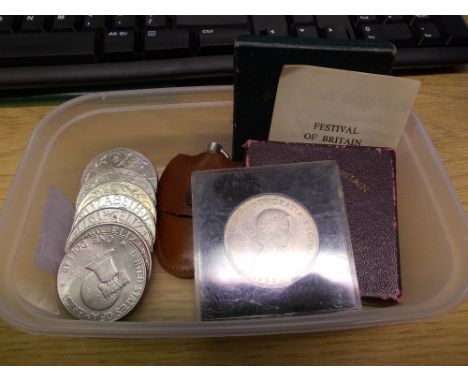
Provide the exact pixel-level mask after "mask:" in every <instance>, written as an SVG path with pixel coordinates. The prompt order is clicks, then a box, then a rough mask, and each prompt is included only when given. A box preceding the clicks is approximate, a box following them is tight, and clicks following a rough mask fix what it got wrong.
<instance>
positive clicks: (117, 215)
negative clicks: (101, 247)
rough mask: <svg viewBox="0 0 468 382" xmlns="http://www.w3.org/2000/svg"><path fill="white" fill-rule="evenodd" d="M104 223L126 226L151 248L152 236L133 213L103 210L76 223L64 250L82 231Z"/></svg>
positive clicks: (123, 210) (121, 210) (112, 209)
mask: <svg viewBox="0 0 468 382" xmlns="http://www.w3.org/2000/svg"><path fill="white" fill-rule="evenodd" d="M105 223H110V224H112V223H118V224H122V225H125V226H127V227H128V228H130V229H132V230H134V231H135V232H137V233H138V235H140V236H141V237H142V238H143V240H144V241H145V243H146V245H147V246H148V247H149V248H151V247H152V246H153V244H154V236H153V235H152V234H151V232H150V231H149V230H148V228H147V227H146V225H145V223H144V222H143V221H142V220H141V219H140V218H139V217H138V216H136V215H134V214H133V213H131V212H129V211H127V210H125V209H122V208H103V209H100V210H96V211H93V212H91V213H90V214H88V215H86V216H85V217H83V218H82V219H81V220H78V221H76V223H75V224H74V226H73V228H72V231H71V232H70V235H69V236H68V239H67V244H66V247H65V248H66V249H67V248H69V247H70V245H71V244H72V243H73V241H74V240H75V239H76V238H77V237H78V235H79V234H80V233H81V232H83V231H84V230H86V229H88V228H91V227H93V226H95V225H99V224H105Z"/></svg>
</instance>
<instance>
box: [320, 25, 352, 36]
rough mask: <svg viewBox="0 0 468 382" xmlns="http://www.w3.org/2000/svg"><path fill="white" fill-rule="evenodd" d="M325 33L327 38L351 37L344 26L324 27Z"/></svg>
mask: <svg viewBox="0 0 468 382" xmlns="http://www.w3.org/2000/svg"><path fill="white" fill-rule="evenodd" d="M323 31H324V34H325V37H327V38H339V39H349V36H348V31H347V29H346V28H345V27H344V26H342V25H338V26H329V27H326V28H324V30H323Z"/></svg>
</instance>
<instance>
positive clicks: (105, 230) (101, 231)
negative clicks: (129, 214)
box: [70, 223, 153, 277]
mask: <svg viewBox="0 0 468 382" xmlns="http://www.w3.org/2000/svg"><path fill="white" fill-rule="evenodd" d="M107 235H117V236H121V237H123V238H125V239H126V240H129V241H130V242H131V243H132V244H133V245H135V247H136V248H137V249H138V250H139V252H140V254H141V256H142V258H143V261H144V263H145V267H146V271H147V276H148V277H149V276H150V275H151V271H152V268H153V259H152V257H151V251H150V249H149V248H148V246H147V245H146V243H145V241H144V240H143V238H142V237H141V236H140V235H139V234H138V233H137V232H136V231H134V230H133V229H131V228H129V227H127V226H125V225H123V224H120V223H103V224H99V225H95V226H92V227H89V228H88V229H86V230H84V231H83V232H80V233H79V235H78V236H77V237H76V238H75V240H74V242H73V243H72V245H71V246H70V248H74V247H75V245H76V243H78V242H80V241H81V240H83V239H85V238H87V237H88V238H89V237H95V236H99V237H101V238H105V237H106V236H107Z"/></svg>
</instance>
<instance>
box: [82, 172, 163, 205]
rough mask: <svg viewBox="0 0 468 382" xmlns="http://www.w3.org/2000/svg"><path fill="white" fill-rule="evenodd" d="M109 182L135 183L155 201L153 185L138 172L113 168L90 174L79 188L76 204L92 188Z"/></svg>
mask: <svg viewBox="0 0 468 382" xmlns="http://www.w3.org/2000/svg"><path fill="white" fill-rule="evenodd" d="M111 182H127V183H131V184H135V185H136V186H138V187H140V188H141V189H142V190H143V191H144V192H146V194H147V195H148V196H149V197H150V198H151V200H152V201H153V203H156V195H155V193H154V189H153V186H152V185H151V184H150V183H149V182H148V181H147V180H146V179H145V178H143V177H141V176H140V175H139V174H137V173H136V172H134V171H131V170H127V169H122V168H115V169H112V170H110V171H105V172H102V171H99V172H95V173H94V175H93V176H90V177H89V178H88V179H87V180H86V182H85V183H84V184H83V185H82V187H81V190H80V192H79V194H78V196H77V198H76V204H80V203H81V201H82V200H83V198H84V197H85V196H86V195H87V194H88V193H89V192H90V191H91V190H92V189H93V188H96V187H97V186H99V185H100V184H105V183H111Z"/></svg>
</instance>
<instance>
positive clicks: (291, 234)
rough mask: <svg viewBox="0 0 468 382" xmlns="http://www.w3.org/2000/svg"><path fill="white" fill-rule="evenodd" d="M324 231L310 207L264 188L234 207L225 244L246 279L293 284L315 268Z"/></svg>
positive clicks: (232, 262) (277, 285)
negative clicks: (318, 224) (319, 232)
mask: <svg viewBox="0 0 468 382" xmlns="http://www.w3.org/2000/svg"><path fill="white" fill-rule="evenodd" d="M318 248H319V236H318V230H317V226H316V224H315V221H314V219H313V218H312V216H311V215H310V213H309V212H308V210H307V209H306V208H305V207H304V206H303V205H301V204H300V203H299V202H298V201H296V200H294V199H292V198H290V197H288V196H285V195H281V194H259V195H257V196H254V197H251V198H249V199H246V200H245V201H243V202H242V203H241V204H240V205H238V206H237V207H236V208H235V209H234V210H233V212H232V213H231V215H230V217H229V218H228V221H227V223H226V225H225V230H224V249H225V254H226V256H227V259H228V262H229V263H230V265H231V266H232V268H233V269H234V270H235V271H236V272H237V273H238V274H239V275H241V276H242V277H243V278H244V279H245V280H246V281H248V282H249V283H252V284H254V285H258V286H261V287H265V288H283V287H287V286H289V285H292V284H293V283H295V282H296V281H297V280H299V279H300V278H302V277H304V276H305V275H306V274H307V273H308V272H310V270H311V268H312V266H313V265H314V262H315V259H316V257H317V253H318Z"/></svg>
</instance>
